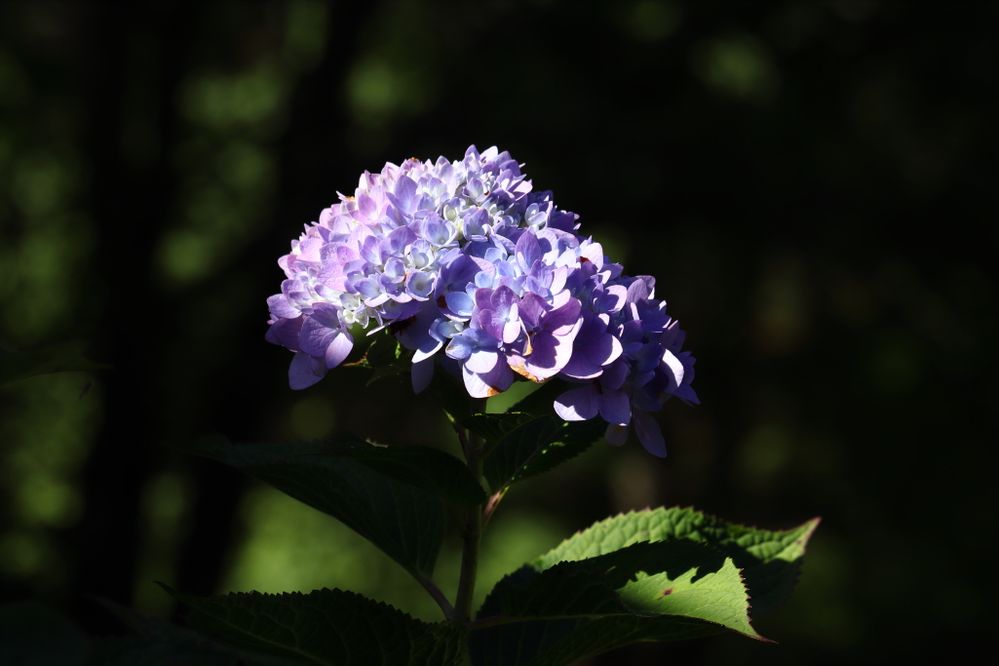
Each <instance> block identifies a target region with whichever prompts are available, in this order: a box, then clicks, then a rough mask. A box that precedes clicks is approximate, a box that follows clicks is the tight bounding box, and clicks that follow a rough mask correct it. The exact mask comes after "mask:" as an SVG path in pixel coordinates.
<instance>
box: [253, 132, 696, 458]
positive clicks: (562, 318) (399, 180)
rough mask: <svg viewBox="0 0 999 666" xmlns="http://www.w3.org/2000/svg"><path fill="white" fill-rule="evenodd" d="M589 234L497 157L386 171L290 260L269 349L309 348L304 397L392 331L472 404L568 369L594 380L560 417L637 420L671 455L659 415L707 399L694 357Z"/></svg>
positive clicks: (649, 291) (284, 264) (505, 156)
mask: <svg viewBox="0 0 999 666" xmlns="http://www.w3.org/2000/svg"><path fill="white" fill-rule="evenodd" d="M578 229H579V223H578V216H577V215H576V214H574V213H569V212H567V211H563V210H560V209H559V208H558V207H557V206H556V205H555V203H554V201H553V199H552V195H551V193H550V192H543V191H538V192H535V191H533V187H532V184H531V182H530V180H528V179H527V178H526V177H525V175H524V174H523V173H522V172H521V169H520V164H519V162H518V161H517V160H515V159H513V158H512V157H511V156H510V155H509V153H506V152H505V151H500V150H499V149H497V148H496V147H495V146H493V147H490V148H488V149H486V150H484V151H481V152H480V151H478V150H477V149H476V148H475V147H474V146H471V147H469V149H468V150H467V151H466V153H465V155H464V157H463V158H462V159H460V160H448V159H446V158H443V157H442V158H439V159H437V160H436V161H433V162H432V161H420V160H417V159H408V160H405V161H403V162H401V163H400V164H398V165H396V164H391V163H388V164H386V165H385V167H384V168H383V169H381V171H380V172H374V173H371V172H365V173H364V174H363V175H362V176H361V178H360V179H359V181H358V186H357V188H356V189H355V191H354V192H353V194H352V195H347V194H341V195H339V201H338V202H337V203H334V204H333V205H332V206H329V207H328V208H325V209H323V210H322V211H321V213H320V215H319V220H318V222H313V223H312V224H311V225H309V226H307V227H306V228H305V232H304V233H303V234H301V236H300V237H299V238H297V239H295V240H293V241H292V243H291V252H290V253H289V254H287V255H285V256H284V257H281V259H279V260H278V265H279V266H280V267H281V269H282V270H283V271H284V274H285V277H286V278H287V279H285V280H284V281H283V282H282V283H281V291H280V293H279V294H276V295H274V296H271V297H270V298H269V299H268V310H269V312H270V319H269V320H268V324H269V325H270V328H269V329H268V331H267V335H266V339H267V340H268V341H269V342H272V343H275V344H280V345H282V346H285V347H287V348H289V349H291V350H292V351H294V352H296V355H295V357H294V359H293V362H292V366H291V367H290V368H289V383H290V384H291V385H292V386H294V387H297V388H304V387H305V386H309V385H311V384H313V383H315V382H316V381H318V379H319V378H320V377H322V376H323V375H324V374H325V372H326V370H327V369H328V368H329V367H334V366H336V365H339V364H341V363H342V362H343V361H344V360H345V359H346V358H347V356H348V355H349V354H350V352H351V350H352V348H353V339H352V338H351V336H350V334H349V333H348V332H347V331H348V328H350V329H351V330H355V331H356V330H357V329H358V328H360V329H364V330H365V332H366V333H367V334H368V335H371V334H374V333H376V332H378V331H381V330H384V329H387V330H388V331H389V332H391V334H393V335H395V336H396V337H397V338H398V339H399V341H400V343H401V344H402V345H403V346H405V347H406V348H407V349H411V350H413V352H414V353H413V368H412V381H413V387H414V390H417V391H419V390H422V389H423V388H425V386H426V383H427V382H429V381H430V377H432V373H433V368H434V365H435V364H438V363H439V364H441V365H443V366H446V367H448V368H449V372H454V373H455V374H457V373H458V372H461V373H462V375H463V377H464V380H465V384H466V389H467V390H468V392H469V394H470V395H472V396H475V397H485V396H488V395H493V394H495V393H496V392H499V391H502V390H505V389H506V388H507V387H508V386H509V385H510V383H511V382H512V381H513V379H514V371H516V372H517V373H519V374H521V375H522V376H524V377H526V378H528V379H530V380H533V381H537V382H540V381H545V380H547V379H549V378H550V377H552V376H555V375H557V374H560V373H561V374H562V376H564V377H566V378H569V379H574V380H577V381H581V382H583V383H582V384H581V385H580V386H578V387H576V388H573V389H571V390H570V391H567V392H566V393H565V394H563V396H562V397H560V400H559V401H557V405H556V411H557V412H558V413H560V414H561V415H563V416H565V417H566V418H573V419H577V418H582V417H583V416H586V417H587V418H593V417H596V416H597V415H599V416H601V417H602V418H603V419H604V420H606V421H608V422H609V424H610V425H609V427H608V434H607V438H608V440H609V441H611V442H612V443H619V442H621V441H623V439H624V438H625V436H626V432H627V429H626V427H625V426H624V425H623V424H627V423H628V422H629V421H630V420H635V422H636V424H635V427H636V432H638V433H639V435H640V438H641V439H642V441H643V445H644V446H646V447H647V448H649V450H650V451H653V452H654V453H657V455H658V454H660V453H664V452H665V447H664V446H662V445H661V439H662V437H661V434H660V433H659V430H658V427H657V426H656V424H655V421H654V420H653V419H652V417H651V416H649V413H650V412H654V411H657V410H658V409H659V408H660V406H661V404H662V403H663V402H664V401H665V400H666V399H668V398H669V397H671V396H676V397H678V398H680V399H681V400H684V401H685V402H690V403H696V402H697V394H696V392H694V390H693V388H692V386H691V382H692V381H693V378H694V359H693V356H692V355H691V354H690V352H687V351H684V350H683V344H684V334H683V331H682V330H681V329H680V328H679V326H678V325H677V322H676V321H675V320H674V319H672V317H671V316H670V315H669V314H668V313H667V308H666V303H665V302H664V301H661V300H656V299H655V280H654V279H653V278H652V277H649V276H637V277H631V276H628V275H626V274H625V273H624V269H623V267H622V266H621V265H620V264H617V263H614V262H613V261H611V260H610V259H609V258H608V257H607V256H605V255H604V252H603V247H602V246H601V245H600V243H598V242H596V241H594V240H593V239H592V238H588V237H585V236H583V235H581V234H580V233H579V231H578ZM445 345H446V352H445V354H438V353H437V352H439V351H440V349H441V348H442V347H444V346H445Z"/></svg>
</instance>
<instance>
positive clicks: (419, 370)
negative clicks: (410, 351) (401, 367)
mask: <svg viewBox="0 0 999 666" xmlns="http://www.w3.org/2000/svg"><path fill="white" fill-rule="evenodd" d="M409 377H410V381H411V382H412V384H413V393H415V394H417V395H419V394H420V393H423V392H424V391H425V390H426V389H427V387H428V386H430V382H432V381H433V379H434V360H433V359H432V358H429V357H428V358H426V359H424V360H422V361H419V362H414V363H413V365H412V367H411V368H410V373H409Z"/></svg>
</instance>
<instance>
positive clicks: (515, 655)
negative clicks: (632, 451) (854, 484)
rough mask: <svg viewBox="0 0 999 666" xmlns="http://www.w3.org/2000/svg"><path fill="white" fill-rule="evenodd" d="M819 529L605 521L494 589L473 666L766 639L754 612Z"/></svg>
mask: <svg viewBox="0 0 999 666" xmlns="http://www.w3.org/2000/svg"><path fill="white" fill-rule="evenodd" d="M816 524H817V521H809V522H808V523H805V524H804V525H801V526H800V527H797V528H795V529H792V530H787V531H783V532H771V531H766V530H756V529H754V528H748V527H742V526H738V525H731V524H728V523H724V522H723V521H720V520H718V519H715V518H711V517H709V516H705V515H703V514H701V513H699V512H697V511H694V510H692V509H655V510H646V511H639V512H632V513H628V514H623V515H620V516H615V517H613V518H609V519H607V520H605V521H602V522H600V523H597V524H595V525H594V526H592V527H591V528H589V529H587V530H584V531H582V532H579V533H577V534H576V535H574V536H573V537H571V538H569V539H567V540H566V541H564V542H563V543H562V544H560V545H559V546H557V547H556V548H554V549H553V550H552V551H550V552H548V553H546V554H545V555H543V556H541V557H540V558H538V559H537V560H535V561H534V562H532V563H530V564H528V565H526V566H524V567H523V568H521V569H520V570H518V571H517V572H515V573H514V574H511V575H510V576H507V577H506V578H504V579H503V580H502V581H500V582H499V583H498V584H497V585H496V587H495V588H494V589H493V591H492V592H491V593H490V595H489V597H488V598H487V600H486V602H485V604H483V607H482V609H481V610H480V611H479V614H478V618H477V620H476V627H477V629H476V630H475V631H474V633H473V635H472V655H473V658H474V662H475V663H476V664H483V665H488V664H497V665H498V664H512V665H520V664H524V665H527V664H530V665H532V666H540V665H545V664H548V665H556V664H568V663H572V662H573V661H575V660H578V659H582V658H584V657H587V656H591V655H595V654H600V653H602V652H607V651H609V650H612V649H615V648H618V647H621V646H624V645H627V644H630V643H634V642H639V641H663V642H665V641H674V640H682V639H687V638H696V637H700V636H707V635H710V634H714V633H719V632H724V631H729V632H733V633H736V634H740V635H744V636H748V637H751V638H757V639H759V638H761V637H760V636H759V634H758V633H757V632H756V630H755V629H754V628H753V627H752V625H751V624H750V616H749V611H750V598H752V600H753V610H754V612H756V611H757V609H758V608H757V607H758V606H760V605H762V606H766V607H772V606H773V605H774V604H775V603H777V602H778V601H779V600H780V598H781V597H782V596H783V595H784V594H785V593H786V592H787V591H788V590H789V589H790V587H791V586H792V585H793V584H794V581H795V579H796V577H797V574H798V567H799V566H800V561H801V558H802V556H803V555H804V547H805V544H806V543H807V540H808V538H809V536H810V535H811V533H812V531H813V530H814V528H815V525H816Z"/></svg>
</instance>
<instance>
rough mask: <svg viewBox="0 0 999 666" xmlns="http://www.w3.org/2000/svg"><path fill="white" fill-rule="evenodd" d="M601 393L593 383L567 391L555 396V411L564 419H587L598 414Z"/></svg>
mask: <svg viewBox="0 0 999 666" xmlns="http://www.w3.org/2000/svg"><path fill="white" fill-rule="evenodd" d="M599 403H600V394H599V393H598V392H597V390H596V388H595V387H594V386H593V385H592V384H587V385H586V386H580V387H579V388H574V389H570V390H568V391H566V392H565V393H563V394H562V395H560V396H559V397H557V398H555V405H554V406H555V413H556V414H558V415H559V418H561V419H562V420H564V421H587V420H589V419H592V418H593V417H594V416H596V415H597V412H598V410H599Z"/></svg>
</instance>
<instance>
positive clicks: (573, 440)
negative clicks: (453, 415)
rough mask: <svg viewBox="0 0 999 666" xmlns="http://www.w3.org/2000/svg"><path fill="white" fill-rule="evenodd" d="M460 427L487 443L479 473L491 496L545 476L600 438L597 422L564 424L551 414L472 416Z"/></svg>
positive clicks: (508, 413)
mask: <svg viewBox="0 0 999 666" xmlns="http://www.w3.org/2000/svg"><path fill="white" fill-rule="evenodd" d="M462 425H463V426H464V427H466V428H468V429H469V430H470V431H471V432H474V433H476V434H477V435H479V436H481V437H482V438H483V439H484V440H485V442H486V449H485V451H486V453H485V457H484V459H483V464H482V472H483V475H484V476H485V477H486V480H487V481H488V482H489V485H490V488H491V489H492V491H493V492H498V491H500V490H503V489H505V488H507V487H508V486H510V485H512V484H513V483H516V482H517V481H521V480H523V479H526V478H528V477H531V476H535V475H537V474H541V473H542V472H546V471H548V470H550V469H552V468H553V467H555V466H557V465H559V464H560V463H563V462H565V461H566V460H569V459H571V458H573V457H575V456H577V455H579V454H580V453H582V452H583V451H585V450H586V449H587V448H589V446H590V445H591V444H592V443H593V442H594V441H595V440H596V439H597V438H599V437H600V435H601V434H602V433H603V427H601V425H600V424H599V423H597V422H596V421H581V422H577V423H566V422H565V421H563V420H562V419H560V418H558V416H556V415H554V414H545V415H543V416H538V415H536V414H531V413H527V412H507V413H506V414H473V415H472V416H471V417H469V418H467V419H465V420H464V421H463V422H462Z"/></svg>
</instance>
